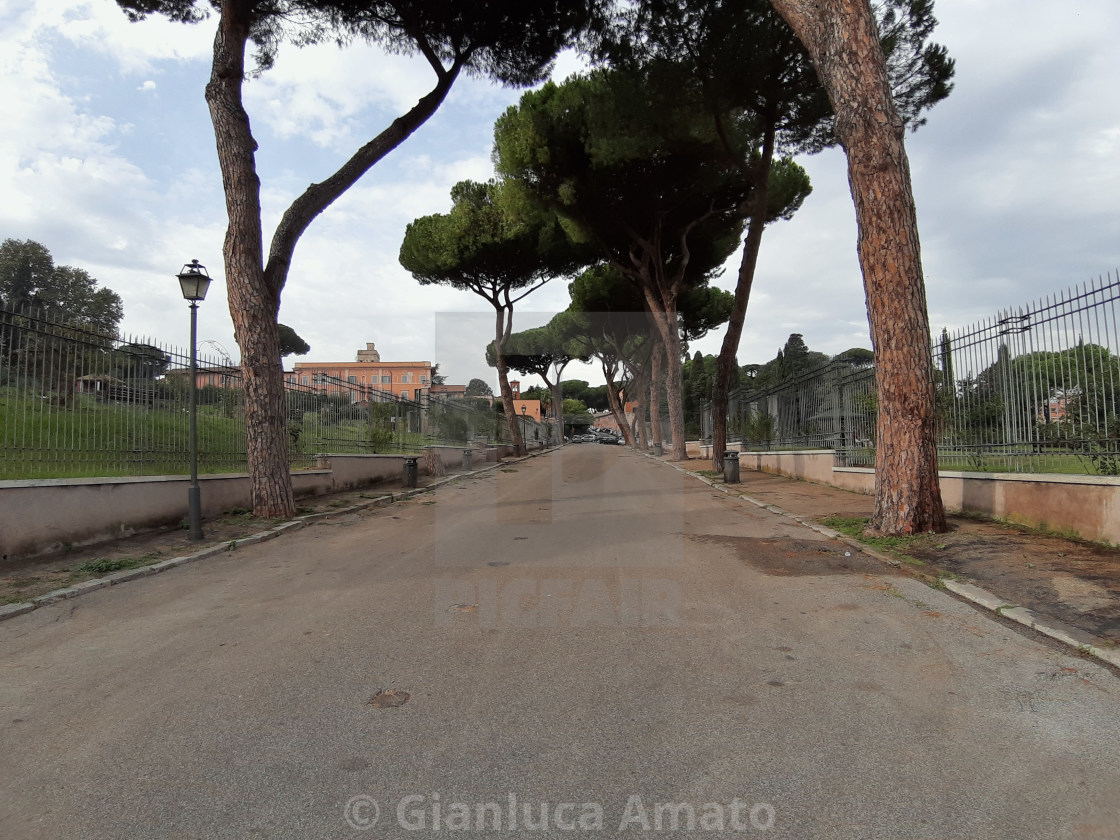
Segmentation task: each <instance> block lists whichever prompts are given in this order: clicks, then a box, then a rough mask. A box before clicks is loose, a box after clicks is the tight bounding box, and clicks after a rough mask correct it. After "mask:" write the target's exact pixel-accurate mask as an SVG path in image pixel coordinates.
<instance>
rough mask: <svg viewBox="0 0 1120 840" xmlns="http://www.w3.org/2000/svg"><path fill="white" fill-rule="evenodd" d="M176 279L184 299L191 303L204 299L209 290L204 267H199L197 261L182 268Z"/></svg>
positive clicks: (208, 280)
mask: <svg viewBox="0 0 1120 840" xmlns="http://www.w3.org/2000/svg"><path fill="white" fill-rule="evenodd" d="M178 277H179V286H180V287H182V290H183V297H184V298H185V299H187V300H189V301H190V302H191V303H196V302H197V301H200V300H205V299H206V291H207V290H208V289H209V288H210V275H209V274H207V273H206V266H204V265H200V264H199V262H198V260H191V261H190V263H189V264H188V265H185V266H183V270H182V271H180V272H179V274H178Z"/></svg>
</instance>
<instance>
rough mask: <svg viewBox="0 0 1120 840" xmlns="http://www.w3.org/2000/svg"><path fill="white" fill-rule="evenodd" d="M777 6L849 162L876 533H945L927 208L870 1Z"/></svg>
mask: <svg viewBox="0 0 1120 840" xmlns="http://www.w3.org/2000/svg"><path fill="white" fill-rule="evenodd" d="M772 2H773V4H774V7H775V8H776V9H777V10H778V12H779V13H780V14H781V15H782V17H784V18H785V19H786V21H787V22H788V23H789V24H790V26H791V27H792V28H793V30H794V31H795V32H796V33H797V35H798V37H799V38H800V39H801V41H802V42H803V43H804V44H805V47H806V49H808V51H809V54H810V56H811V57H812V59H813V63H814V65H815V66H816V68H817V73H818V75H819V76H820V77H821V81H822V82H823V84H824V86H825V89H826V90H827V91H828V95H829V99H830V101H831V103H832V108H833V110H834V112H835V113H836V134H837V136H838V138H839V139H840V143H841V145H842V146H843V147H844V152H845V154H846V155H847V158H848V182H849V184H850V186H851V191H852V199H853V201H854V202H855V208H856V220H857V222H858V224H859V241H858V250H859V259H860V266H861V267H862V269H863V284H864V290H865V293H866V296H867V312H868V320H869V321H870V324H871V342H872V345H873V347H874V350H875V381H876V385H877V387H878V392H879V418H878V423H877V447H876V452H875V513H874V515H873V516H872V518H871V523H870V527H871V528H872V529H874V530H876V531H880V532H882V533H886V534H913V533H917V532H920V531H930V530H933V531H944V530H946V529H947V525H946V522H945V511H944V508H943V506H942V502H941V490H940V486H939V484H938V476H937V438H936V433H937V424H936V413H935V402H934V383H933V359H932V356H931V353H930V334H929V314H928V312H927V309H926V295H925V282H924V280H923V277H922V263H921V249H920V246H919V242H918V225H917V213H916V211H915V208H914V195H913V192H912V190H911V185H910V165H909V162H908V160H907V157H906V149H905V147H904V145H903V130H904V129H903V124H902V120H901V119H900V118H899V116H898V112H897V110H896V109H895V107H894V102H893V100H892V99H891V92H890V85H889V82H888V79H887V71H886V66H885V63H884V60H883V53H882V49H881V48H880V45H879V38H878V32H877V29H876V25H875V19H874V17H873V16H872V12H871V7H870V5H869V4H868V2H867V0H772Z"/></svg>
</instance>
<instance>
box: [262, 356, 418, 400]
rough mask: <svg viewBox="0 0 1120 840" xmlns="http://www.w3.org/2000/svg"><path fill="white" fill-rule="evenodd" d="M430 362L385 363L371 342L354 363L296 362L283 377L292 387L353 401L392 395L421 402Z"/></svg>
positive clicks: (384, 397) (386, 397)
mask: <svg viewBox="0 0 1120 840" xmlns="http://www.w3.org/2000/svg"><path fill="white" fill-rule="evenodd" d="M431 377H432V363H431V362H383V361H381V354H380V353H379V352H377V350H376V349H375V348H374V346H373V343H372V342H371V343H368V344H366V346H365V349H364V350H359V351H358V352H357V356H356V358H355V360H354V361H353V362H296V363H295V366H294V369H293V370H292V372H291V373H285V374H284V378H285V379H286V380H287V382H288V384H289V385H293V386H296V387H306V388H312V389H314V390H316V391H318V392H319V393H322V394H327V395H328V396H348V397H350V399H351V401H353V402H366V401H370V400H372V401H374V402H377V401H379V400H382V399H388V398H390V396H392V397H394V398H399V399H405V400H415V401H420V400H421V399H422V398H423V397H424V395H426V394H427V393H429V391H430V389H431Z"/></svg>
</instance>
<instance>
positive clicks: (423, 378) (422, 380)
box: [420, 374, 428, 385]
mask: <svg viewBox="0 0 1120 840" xmlns="http://www.w3.org/2000/svg"><path fill="white" fill-rule="evenodd" d="M420 384H421V385H427V384H428V377H426V376H424V374H420Z"/></svg>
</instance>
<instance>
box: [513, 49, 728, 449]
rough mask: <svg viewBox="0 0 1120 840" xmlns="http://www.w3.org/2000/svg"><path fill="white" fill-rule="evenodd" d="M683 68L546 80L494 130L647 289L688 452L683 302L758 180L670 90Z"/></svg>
mask: <svg viewBox="0 0 1120 840" xmlns="http://www.w3.org/2000/svg"><path fill="white" fill-rule="evenodd" d="M680 72H681V71H680V69H679V68H678V67H674V66H673V65H668V64H657V65H656V66H651V67H649V68H646V69H643V70H642V71H640V72H626V73H621V72H616V71H611V72H602V71H598V72H594V73H592V74H590V75H588V76H584V77H573V78H570V79H568V80H567V81H566V82H565V83H564V84H563V85H555V84H551V83H549V84H546V85H545V86H544V87H543V88H541V89H540V90H538V91H533V92H530V93H527V94H525V95H524V96H523V97H522V99H521V102H520V104H519V105H518V106H515V107H511V108H510V109H509V110H507V111H506V113H505V114H503V115H502V116H501V117H500V118H499V120H498V123H497V125H496V126H495V132H494V136H495V162H496V166H497V168H498V171H499V172H501V173H502V174H503V175H505V176H506V177H507V178H509V179H512V180H515V181H516V182H517V183H519V184H522V185H523V186H524V188H525V189H526V191H528V192H529V193H531V194H532V195H533V196H534V197H535V198H536V199H537V200H538V201H540V202H542V203H543V204H544V205H546V206H548V207H549V208H551V209H552V210H553V211H554V212H555V213H557V214H558V215H559V216H560V217H561V219H562V220H563V221H564V224H565V226H566V229H567V230H568V231H569V232H570V233H571V234H572V235H573V236H574V237H575V238H577V239H579V240H581V241H585V242H588V243H590V244H592V245H594V246H595V247H596V248H597V249H598V252H599V255H600V257H601V258H602V259H604V260H606V261H607V262H608V263H609V264H610V265H611V266H612V267H613V268H614V269H615V270H616V271H618V272H620V273H621V274H622V275H623V276H625V277H627V278H628V279H629V281H630V282H632V283H634V284H635V285H636V287H637V288H638V289H639V290H641V292H642V295H643V297H644V298H645V303H646V307H645V308H646V309H648V311H649V312H650V314H651V317H652V318H653V321H654V323H655V325H656V328H657V331H658V334H659V335H660V337H661V340H662V342H663V343H664V345H665V350H666V357H667V367H668V372H667V373H668V377H667V379H668V389H669V390H668V395H669V400H668V401H669V420H670V426H671V428H672V434H673V457H674V458H676V459H678V460H684V459H685V458H687V453H686V452H685V438H684V417H683V414H682V409H681V400H680V366H681V352H682V349H681V336H680V331H679V324H678V318H679V304H678V301H679V298H680V296H681V294H682V292H683V291H684V290H685V289H686V287H687V286H689V285H691V284H693V283H695V282H697V281H698V280H699V279H700V278H705V277H707V276H709V275H710V273H711V272H712V271H714V270H716V269H718V267H719V266H720V265H721V264H722V263H723V261H724V260H725V259H726V258H727V257H728V256H729V255H730V254H731V253H733V252H734V250H735V248H736V247H737V246H738V241H739V235H740V232H741V229H742V225H741V218H742V214H741V208H742V206H743V202H744V201H745V199H746V197H747V195H748V193H749V185H748V184H746V183H745V181H744V179H743V178H742V176H741V173H740V170H739V168H738V167H737V166H736V165H735V164H734V162H732V161H729V160H728V158H727V155H726V154H725V153H724V151H723V150H722V148H721V147H720V145H719V142H718V139H717V138H716V136H715V132H714V130H713V129H712V127H711V125H710V121H705V120H700V119H699V118H698V116H697V114H696V112H695V111H694V110H691V109H689V108H686V107H682V106H681V103H680V102H678V101H676V100H675V99H672V98H671V97H670V96H669V95H668V92H669V91H670V90H671V89H672V85H673V84H674V83H675V80H676V79H678V78H680Z"/></svg>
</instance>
